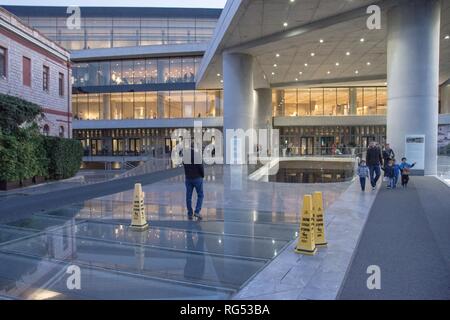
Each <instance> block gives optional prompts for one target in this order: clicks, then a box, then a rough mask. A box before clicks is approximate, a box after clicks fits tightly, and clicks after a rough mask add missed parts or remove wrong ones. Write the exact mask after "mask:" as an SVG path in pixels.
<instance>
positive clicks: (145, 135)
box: [73, 128, 220, 156]
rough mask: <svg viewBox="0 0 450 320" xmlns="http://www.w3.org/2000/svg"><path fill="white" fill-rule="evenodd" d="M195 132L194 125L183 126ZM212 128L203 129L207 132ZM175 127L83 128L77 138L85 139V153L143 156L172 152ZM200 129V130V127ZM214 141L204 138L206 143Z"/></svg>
mask: <svg viewBox="0 0 450 320" xmlns="http://www.w3.org/2000/svg"><path fill="white" fill-rule="evenodd" d="M183 129H186V130H187V131H189V132H190V134H191V136H193V135H194V128H183ZM208 129H218V130H220V129H219V128H203V129H202V132H203V133H205V132H206V130H208ZM173 130H174V129H169V128H153V129H149V128H138V129H94V130H89V129H83V130H73V137H74V139H78V140H80V141H81V144H82V146H83V149H84V155H85V156H125V155H126V156H139V155H143V154H149V153H150V154H153V155H161V154H164V153H170V152H171V151H172V148H173V147H174V146H175V145H176V144H177V143H178V142H179V141H176V140H173V139H172V132H173ZM197 130H198V129H197ZM208 143H210V142H208V141H204V144H205V145H206V144H208Z"/></svg>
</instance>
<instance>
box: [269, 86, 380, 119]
mask: <svg viewBox="0 0 450 320" xmlns="http://www.w3.org/2000/svg"><path fill="white" fill-rule="evenodd" d="M386 91H387V89H386V87H350V88H299V89H284V90H274V91H273V93H272V106H273V114H274V115H275V116H286V117H296V116H310V115H312V116H347V115H361V116H363V115H364V116H365V115H385V114H386V105H387V92H386Z"/></svg>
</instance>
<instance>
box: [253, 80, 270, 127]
mask: <svg viewBox="0 0 450 320" xmlns="http://www.w3.org/2000/svg"><path fill="white" fill-rule="evenodd" d="M255 109H256V110H255V111H256V118H255V124H254V125H255V129H268V128H269V127H270V128H271V127H272V89H270V88H261V89H256V101H255Z"/></svg>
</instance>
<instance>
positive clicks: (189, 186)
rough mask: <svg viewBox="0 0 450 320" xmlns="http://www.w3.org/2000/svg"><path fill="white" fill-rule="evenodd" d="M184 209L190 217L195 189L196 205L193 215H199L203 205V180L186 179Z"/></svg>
mask: <svg viewBox="0 0 450 320" xmlns="http://www.w3.org/2000/svg"><path fill="white" fill-rule="evenodd" d="M185 185H186V207H187V210H188V215H189V216H192V193H193V191H194V189H195V191H196V192H197V205H196V206H195V213H200V210H202V203H203V178H196V179H186V182H185Z"/></svg>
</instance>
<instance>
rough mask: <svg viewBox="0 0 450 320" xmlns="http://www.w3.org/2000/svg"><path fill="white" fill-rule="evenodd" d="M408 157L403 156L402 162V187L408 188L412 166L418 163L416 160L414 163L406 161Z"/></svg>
mask: <svg viewBox="0 0 450 320" xmlns="http://www.w3.org/2000/svg"><path fill="white" fill-rule="evenodd" d="M406 160H407V159H406V158H405V157H403V158H402V163H400V166H399V167H400V171H401V173H402V187H403V188H406V187H407V186H408V181H409V175H410V173H411V168H412V167H414V166H415V165H416V163H415V162H414V163H413V164H410V163H408V162H406Z"/></svg>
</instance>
